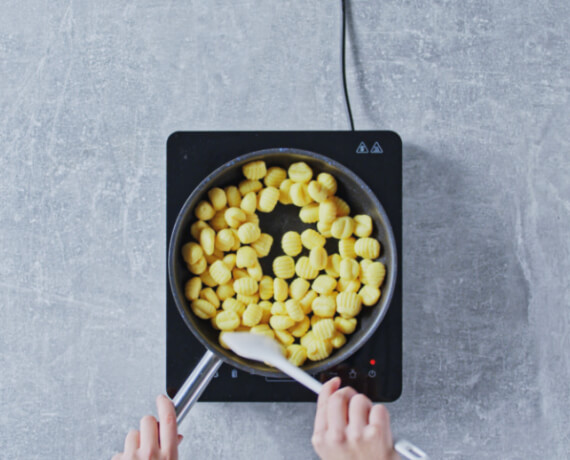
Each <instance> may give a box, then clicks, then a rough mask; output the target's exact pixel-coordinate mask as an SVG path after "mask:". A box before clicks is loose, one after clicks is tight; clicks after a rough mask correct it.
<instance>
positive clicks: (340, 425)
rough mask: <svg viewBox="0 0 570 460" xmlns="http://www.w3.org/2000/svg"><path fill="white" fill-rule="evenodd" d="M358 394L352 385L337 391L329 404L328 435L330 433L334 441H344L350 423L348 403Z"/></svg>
mask: <svg viewBox="0 0 570 460" xmlns="http://www.w3.org/2000/svg"><path fill="white" fill-rule="evenodd" d="M355 394H356V391H355V390H354V389H352V388H350V387H346V388H343V389H341V390H338V391H336V392H335V393H334V394H333V395H332V396H331V397H330V398H329V400H328V404H327V423H328V427H327V435H328V434H329V433H330V436H331V439H332V440H333V441H342V440H343V439H344V433H345V430H346V425H347V424H348V403H349V401H350V399H351V398H352V397H353V396H354V395H355Z"/></svg>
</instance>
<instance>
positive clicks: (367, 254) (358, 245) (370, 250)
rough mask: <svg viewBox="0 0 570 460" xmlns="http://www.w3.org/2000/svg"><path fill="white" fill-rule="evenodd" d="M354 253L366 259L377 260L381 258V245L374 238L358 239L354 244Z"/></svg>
mask: <svg viewBox="0 0 570 460" xmlns="http://www.w3.org/2000/svg"><path fill="white" fill-rule="evenodd" d="M354 252H355V253H356V255H358V256H360V257H363V258H365V259H377V258H378V257H379V256H380V243H379V241H378V240H376V239H374V238H358V239H357V240H356V242H355V243H354Z"/></svg>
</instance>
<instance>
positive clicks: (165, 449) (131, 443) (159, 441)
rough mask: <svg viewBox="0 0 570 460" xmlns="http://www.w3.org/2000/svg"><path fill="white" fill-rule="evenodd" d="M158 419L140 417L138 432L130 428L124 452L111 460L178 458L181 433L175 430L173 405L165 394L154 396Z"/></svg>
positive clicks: (166, 459)
mask: <svg viewBox="0 0 570 460" xmlns="http://www.w3.org/2000/svg"><path fill="white" fill-rule="evenodd" d="M156 407H157V408H158V419H159V420H160V423H159V422H157V421H156V419H155V418H154V417H153V416H152V415H147V416H146V417H143V418H142V419H141V423H140V432H139V431H137V430H131V431H130V432H129V434H127V437H126V438H125V447H124V449H125V452H122V453H120V454H116V455H115V456H114V457H113V458H112V460H143V459H144V460H178V444H180V441H182V435H179V434H178V432H177V429H178V428H177V425H176V412H175V411H174V405H173V404H172V402H171V401H170V399H168V398H167V397H166V396H163V395H160V396H158V397H157V398H156Z"/></svg>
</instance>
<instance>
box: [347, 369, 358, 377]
mask: <svg viewBox="0 0 570 460" xmlns="http://www.w3.org/2000/svg"><path fill="white" fill-rule="evenodd" d="M348 378H349V379H355V378H356V371H355V370H354V369H351V370H350V372H349V373H348Z"/></svg>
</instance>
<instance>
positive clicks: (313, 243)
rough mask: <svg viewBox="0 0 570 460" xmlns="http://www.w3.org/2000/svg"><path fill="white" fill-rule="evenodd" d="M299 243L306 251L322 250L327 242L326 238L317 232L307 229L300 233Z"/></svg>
mask: <svg viewBox="0 0 570 460" xmlns="http://www.w3.org/2000/svg"><path fill="white" fill-rule="evenodd" d="M301 242H302V243H303V246H305V247H306V248H307V249H309V250H310V249H313V248H322V247H323V246H324V245H325V243H326V242H327V240H326V238H325V237H324V236H323V235H321V234H320V233H319V232H317V231H315V230H313V229H312V228H308V229H307V230H304V231H303V233H301Z"/></svg>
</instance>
